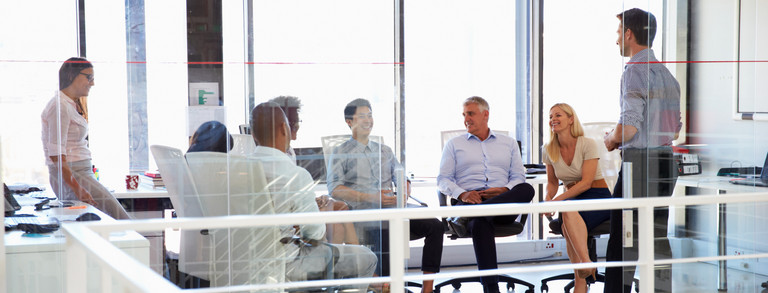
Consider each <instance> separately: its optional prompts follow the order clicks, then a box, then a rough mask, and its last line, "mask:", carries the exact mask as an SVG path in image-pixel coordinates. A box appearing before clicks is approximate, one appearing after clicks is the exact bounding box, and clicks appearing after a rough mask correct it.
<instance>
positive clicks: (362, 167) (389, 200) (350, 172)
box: [328, 99, 444, 293]
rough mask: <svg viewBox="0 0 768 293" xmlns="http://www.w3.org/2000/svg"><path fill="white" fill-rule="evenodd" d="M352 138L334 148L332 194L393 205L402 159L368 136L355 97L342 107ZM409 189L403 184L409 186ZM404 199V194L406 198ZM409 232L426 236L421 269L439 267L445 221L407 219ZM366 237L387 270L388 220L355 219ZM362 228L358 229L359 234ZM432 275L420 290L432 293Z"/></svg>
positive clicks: (367, 107) (367, 115) (360, 204)
mask: <svg viewBox="0 0 768 293" xmlns="http://www.w3.org/2000/svg"><path fill="white" fill-rule="evenodd" d="M344 120H345V121H346V122H347V125H348V126H349V128H350V130H351V131H352V137H351V138H350V139H349V140H348V141H346V142H344V143H343V144H341V145H339V146H338V147H336V148H335V149H334V150H333V153H332V154H331V157H330V159H329V163H328V164H329V166H328V170H329V171H328V192H329V193H330V194H331V195H332V196H333V197H335V198H338V199H341V200H344V201H346V202H347V203H348V204H349V205H350V206H351V207H352V208H353V209H378V208H393V207H395V205H396V203H397V198H396V197H395V195H394V193H393V192H392V188H393V187H394V185H396V184H397V183H396V182H395V180H394V179H395V177H396V176H395V169H396V168H397V167H399V166H400V164H399V163H398V162H397V160H396V159H395V155H394V154H393V153H392V149H390V148H389V147H387V146H386V145H383V144H380V143H378V142H375V141H372V140H370V139H369V136H370V134H371V129H372V128H373V114H372V112H371V104H370V102H368V101H367V100H364V99H356V100H353V101H352V102H350V103H349V104H347V106H346V107H345V109H344ZM407 189H408V188H406V190H407ZM406 199H407V197H406ZM409 224H410V226H409V228H410V232H411V235H412V236H415V237H418V238H422V237H424V249H423V250H422V251H423V253H422V259H421V270H422V271H423V272H424V273H425V274H433V273H437V272H439V271H440V262H441V259H442V255H443V238H444V237H443V232H444V231H443V230H444V228H443V224H442V223H441V222H440V221H438V220H437V219H435V218H432V219H412V220H410V221H409ZM356 226H358V228H359V229H360V230H362V231H360V232H358V235H363V237H365V239H362V240H361V243H365V244H368V245H372V246H373V247H374V251H375V252H376V253H381V254H382V255H381V256H380V257H381V259H380V261H379V262H380V263H381V274H382V275H389V257H388V256H386V255H384V254H387V253H388V252H389V234H388V231H386V230H384V229H386V223H381V222H365V223H357V224H356ZM361 232H362V233H361ZM415 237H414V238H415ZM432 284H433V280H425V281H424V284H423V286H422V292H426V293H428V292H432V289H433V286H432Z"/></svg>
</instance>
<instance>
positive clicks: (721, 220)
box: [717, 190, 728, 292]
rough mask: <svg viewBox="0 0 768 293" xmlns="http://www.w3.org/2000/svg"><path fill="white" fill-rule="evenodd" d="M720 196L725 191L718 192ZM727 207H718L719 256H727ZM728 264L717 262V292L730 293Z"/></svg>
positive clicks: (721, 204)
mask: <svg viewBox="0 0 768 293" xmlns="http://www.w3.org/2000/svg"><path fill="white" fill-rule="evenodd" d="M717 193H718V194H724V193H725V191H724V190H718V191H717ZM725 212H726V206H725V204H724V203H720V204H718V205H717V254H718V255H720V256H724V255H726V252H725V248H726V244H727V243H726V241H725V232H726V230H725V229H726V226H725V217H726V213H725ZM727 273H728V264H727V261H726V260H720V261H718V262H717V280H718V284H717V291H721V292H724V291H728V276H727Z"/></svg>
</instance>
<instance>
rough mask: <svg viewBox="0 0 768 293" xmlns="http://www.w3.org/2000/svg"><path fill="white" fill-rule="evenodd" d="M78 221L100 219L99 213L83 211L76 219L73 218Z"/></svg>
mask: <svg viewBox="0 0 768 293" xmlns="http://www.w3.org/2000/svg"><path fill="white" fill-rule="evenodd" d="M75 220H76V221H78V222H83V221H98V220H101V217H99V215H97V214H94V213H83V214H82V215H80V216H78V217H77V219H75Z"/></svg>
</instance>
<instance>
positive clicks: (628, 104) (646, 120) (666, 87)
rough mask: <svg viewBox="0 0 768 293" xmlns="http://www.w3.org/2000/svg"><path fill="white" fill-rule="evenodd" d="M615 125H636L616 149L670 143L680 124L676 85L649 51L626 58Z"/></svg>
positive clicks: (651, 51)
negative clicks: (630, 137)
mask: <svg viewBox="0 0 768 293" xmlns="http://www.w3.org/2000/svg"><path fill="white" fill-rule="evenodd" d="M620 103H621V116H620V117H619V124H622V125H630V126H634V127H635V128H637V134H635V136H634V137H632V139H631V140H629V141H627V142H626V143H624V145H622V146H621V147H620V148H622V149H624V148H638V149H642V148H646V147H658V146H668V145H672V140H674V138H675V134H676V133H677V132H679V131H680V129H681V128H682V126H683V123H682V122H681V117H680V84H678V82H677V80H676V79H675V77H674V76H672V73H670V72H669V69H667V67H666V66H664V64H661V63H659V60H658V59H656V56H655V55H654V54H653V50H651V49H645V50H642V51H640V52H638V53H637V54H635V55H634V56H632V58H630V59H629V62H627V65H626V66H625V68H624V73H623V74H622V75H621V101H620Z"/></svg>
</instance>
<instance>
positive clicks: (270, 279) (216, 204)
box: [187, 152, 285, 287]
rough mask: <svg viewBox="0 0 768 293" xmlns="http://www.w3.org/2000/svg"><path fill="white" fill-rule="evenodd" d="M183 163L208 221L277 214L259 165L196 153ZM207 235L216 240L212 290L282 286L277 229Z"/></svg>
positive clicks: (281, 255)
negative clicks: (225, 287) (187, 164)
mask: <svg viewBox="0 0 768 293" xmlns="http://www.w3.org/2000/svg"><path fill="white" fill-rule="evenodd" d="M187 162H188V163H189V168H190V171H191V173H192V177H193V178H194V180H195V185H196V186H197V190H198V193H199V194H200V202H201V203H202V205H203V214H204V215H205V216H206V217H217V216H230V215H271V214H274V213H275V210H274V204H273V202H272V198H271V196H270V194H269V191H268V190H267V183H266V179H265V177H264V171H263V169H262V166H261V163H260V162H259V161H258V160H255V159H250V158H246V157H244V156H237V155H231V154H230V155H227V154H225V153H217V152H194V153H188V154H187ZM209 234H210V235H212V237H213V239H214V240H213V241H214V246H213V247H212V252H211V253H212V255H213V256H214V261H213V262H212V272H211V274H212V279H211V284H212V285H213V286H216V287H220V286H231V285H244V284H273V283H279V282H283V281H284V279H285V259H284V253H285V251H284V249H283V246H282V244H281V243H280V242H279V237H280V234H279V229H278V227H258V228H237V229H215V230H211V231H209Z"/></svg>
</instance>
